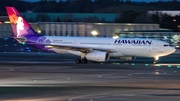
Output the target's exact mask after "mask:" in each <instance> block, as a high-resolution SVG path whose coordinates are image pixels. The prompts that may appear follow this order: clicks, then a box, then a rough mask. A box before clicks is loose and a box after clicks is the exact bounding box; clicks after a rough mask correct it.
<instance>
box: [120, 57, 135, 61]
mask: <svg viewBox="0 0 180 101" xmlns="http://www.w3.org/2000/svg"><path fill="white" fill-rule="evenodd" d="M120 59H122V60H126V61H130V60H135V59H136V57H134V56H132V57H120Z"/></svg>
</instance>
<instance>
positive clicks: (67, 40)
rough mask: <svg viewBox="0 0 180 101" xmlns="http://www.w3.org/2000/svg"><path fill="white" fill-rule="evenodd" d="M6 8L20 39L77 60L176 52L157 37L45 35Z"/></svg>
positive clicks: (133, 57)
mask: <svg viewBox="0 0 180 101" xmlns="http://www.w3.org/2000/svg"><path fill="white" fill-rule="evenodd" d="M6 10H7V13H8V16H9V19H10V23H11V26H12V30H13V33H14V38H15V39H16V40H17V41H18V42H24V43H25V44H28V45H31V46H33V47H36V48H38V49H41V50H46V51H49V52H55V53H58V54H74V55H77V56H80V59H77V60H76V63H87V62H88V60H92V61H97V62H106V61H108V60H109V58H110V57H120V58H121V59H124V60H133V59H135V57H153V58H154V59H155V62H156V60H158V58H159V57H161V56H166V55H169V54H171V53H173V52H175V48H173V47H171V46H169V43H167V42H163V41H160V40H155V39H141V38H117V39H113V38H94V37H66V36H43V35H40V34H38V33H37V32H35V31H34V30H33V29H32V28H31V26H30V25H29V24H28V23H27V22H26V21H25V19H24V18H23V17H22V16H21V15H20V14H19V12H18V11H17V10H16V8H14V7H6Z"/></svg>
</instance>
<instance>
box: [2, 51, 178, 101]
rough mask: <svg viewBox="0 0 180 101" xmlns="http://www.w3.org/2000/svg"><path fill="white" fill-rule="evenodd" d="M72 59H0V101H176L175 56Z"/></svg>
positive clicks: (51, 56) (43, 56) (16, 54)
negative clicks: (155, 61)
mask: <svg viewBox="0 0 180 101" xmlns="http://www.w3.org/2000/svg"><path fill="white" fill-rule="evenodd" d="M76 58H77V57H76V56H72V55H57V54H49V53H39V52H38V53H32V52H30V53H19V52H14V53H13V52H10V53H0V101H179V100H180V63H179V61H180V59H179V55H178V54H175V55H170V56H167V57H163V58H161V60H160V62H159V63H158V64H152V62H153V59H150V58H137V60H135V61H121V60H119V59H111V61H110V62H107V63H92V62H89V63H88V64H75V62H74V60H75V59H76Z"/></svg>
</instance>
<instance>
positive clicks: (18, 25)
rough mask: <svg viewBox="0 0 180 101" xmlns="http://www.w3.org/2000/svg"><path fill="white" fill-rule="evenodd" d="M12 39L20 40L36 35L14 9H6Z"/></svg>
mask: <svg viewBox="0 0 180 101" xmlns="http://www.w3.org/2000/svg"><path fill="white" fill-rule="evenodd" d="M6 10H7V13H8V17H9V20H10V23H11V27H12V30H13V33H14V37H16V38H22V37H26V36H32V35H38V33H37V32H35V31H34V30H33V29H32V28H31V26H30V25H29V24H28V22H26V20H25V19H24V18H23V17H22V16H21V15H20V13H19V12H18V11H17V10H16V8H15V7H6Z"/></svg>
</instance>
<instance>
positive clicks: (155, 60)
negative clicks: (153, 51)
mask: <svg viewBox="0 0 180 101" xmlns="http://www.w3.org/2000/svg"><path fill="white" fill-rule="evenodd" d="M158 60H159V57H158V56H156V57H154V64H157V63H158Z"/></svg>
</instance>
